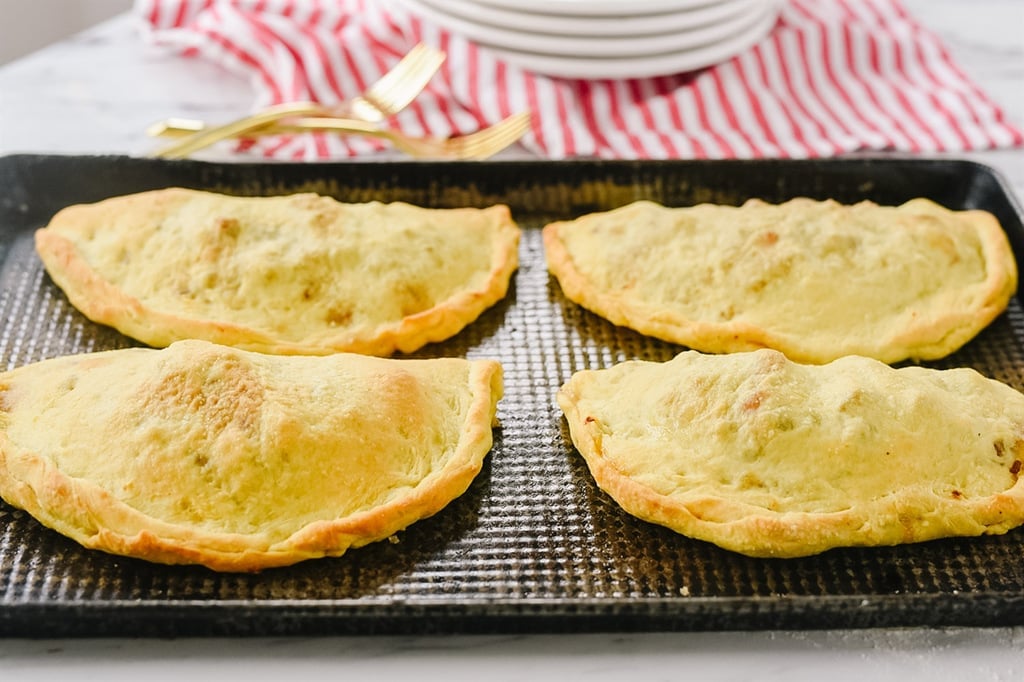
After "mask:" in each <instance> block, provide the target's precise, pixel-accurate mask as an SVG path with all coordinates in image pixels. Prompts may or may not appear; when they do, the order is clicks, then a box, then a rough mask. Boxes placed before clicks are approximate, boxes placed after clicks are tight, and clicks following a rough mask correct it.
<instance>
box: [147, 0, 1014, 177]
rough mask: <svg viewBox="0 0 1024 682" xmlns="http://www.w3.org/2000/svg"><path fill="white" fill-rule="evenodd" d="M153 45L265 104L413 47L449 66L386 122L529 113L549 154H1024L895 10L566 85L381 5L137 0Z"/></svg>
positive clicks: (370, 73)
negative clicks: (652, 72)
mask: <svg viewBox="0 0 1024 682" xmlns="http://www.w3.org/2000/svg"><path fill="white" fill-rule="evenodd" d="M135 12H136V13H137V14H138V15H139V16H141V17H142V18H143V19H144V22H143V23H144V25H145V27H146V33H147V36H148V38H149V39H150V40H152V41H153V42H155V43H156V44H158V45H161V46H166V47H167V48H169V49H175V50H180V51H181V52H182V53H183V54H186V55H193V56H198V57H201V58H204V59H209V60H213V61H215V62H218V63H220V64H222V65H223V66H225V67H226V68H228V69H231V70H233V71H236V72H239V73H241V74H244V75H246V76H248V77H249V78H250V79H251V82H252V84H253V87H254V88H255V90H256V96H257V97H256V99H257V101H256V105H257V106H265V105H269V104H274V103H278V102H285V101H292V100H310V99H311V100H317V101H320V102H323V103H325V104H333V103H337V102H339V101H344V100H346V99H348V98H351V97H353V96H355V95H357V94H359V93H360V92H361V91H362V90H363V89H364V88H365V87H366V86H367V85H368V84H370V83H372V82H373V81H374V80H376V79H377V78H378V77H380V76H381V75H382V74H383V73H385V72H386V71H387V70H388V69H389V68H390V67H391V66H393V65H394V63H395V62H396V61H397V60H398V59H400V58H401V56H402V55H403V54H405V53H406V52H408V51H409V50H410V49H411V48H412V47H413V46H414V45H415V44H416V43H418V42H425V43H427V44H430V45H433V46H435V47H438V48H440V49H442V50H444V51H445V52H446V53H447V54H448V59H447V60H446V61H445V64H444V66H443V68H442V70H441V71H440V72H439V73H438V74H437V76H435V77H434V79H433V80H432V81H431V83H430V85H429V87H428V88H427V90H426V91H425V92H424V93H423V94H422V95H421V96H420V97H419V98H417V100H416V101H415V102H414V104H413V105H412V106H410V107H409V108H408V109H406V110H405V111H403V112H402V113H401V114H399V115H398V116H396V117H395V118H394V119H393V120H392V122H391V123H390V124H389V125H393V126H394V127H396V128H398V129H400V130H402V131H403V132H406V133H410V134H413V135H434V136H442V137H444V136H448V135H452V134H458V133H467V132H471V131H473V130H476V129H477V128H480V127H482V126H486V125H489V124H492V123H495V122H497V121H499V120H500V119H502V118H504V117H505V116H508V115H510V114H513V113H516V112H519V111H524V110H529V111H530V112H531V113H532V118H533V125H532V128H531V130H530V132H529V133H527V135H526V136H525V137H524V138H523V140H522V143H523V144H524V145H525V146H526V147H527V148H528V149H530V150H531V151H532V152H534V153H535V154H537V155H538V156H540V157H544V158H566V157H573V156H594V157H600V158H752V157H791V158H808V157H823V156H831V155H836V154H840V153H844V152H851V151H857V150H899V151H907V152H929V151H966V150H979V149H992V148H997V147H1010V146H1019V145H1022V144H1024V134H1022V132H1021V130H1020V129H1018V128H1016V127H1014V126H1013V125H1012V124H1010V123H1009V122H1008V121H1006V120H1005V117H1004V115H1003V113H1002V112H1001V110H1000V109H999V107H998V106H997V105H996V104H995V103H994V102H993V101H992V100H991V99H990V98H989V97H988V96H987V95H986V94H985V93H984V92H982V91H981V90H980V89H979V88H978V87H977V86H976V85H975V84H974V83H972V82H971V80H970V79H969V78H967V77H966V76H965V75H964V73H963V72H962V71H961V70H960V69H959V68H958V67H957V66H956V64H955V63H954V62H953V60H952V59H951V58H950V56H949V54H948V52H947V50H946V49H945V47H944V46H943V44H942V42H941V41H940V40H939V39H938V38H937V37H936V36H935V35H933V34H932V33H930V32H929V31H927V30H926V29H924V28H922V27H921V26H920V25H919V24H918V23H917V22H916V21H915V20H914V19H913V17H911V16H909V15H908V14H907V12H906V10H905V8H904V7H903V6H902V5H901V4H900V2H899V1H898V0H788V1H787V2H786V3H785V4H784V5H783V8H782V11H781V14H780V16H779V20H778V23H777V24H776V26H775V28H774V30H773V31H772V32H771V34H770V35H768V36H767V37H766V38H765V39H764V40H762V41H761V42H760V43H758V44H757V45H755V46H754V47H752V48H750V49H748V50H746V51H745V52H743V53H742V54H739V55H737V56H736V57H734V58H733V59H730V60H729V61H727V62H725V63H722V64H719V65H716V66H714V67H710V68H706V69H702V70H699V71H695V72H691V73H683V74H676V75H667V76H660V77H655V78H643V79H630V80H572V79H561V78H551V77H547V76H544V75H540V74H534V73H531V72H528V71H524V70H522V69H520V68H518V67H516V66H515V65H513V64H510V63H506V62H504V61H502V60H501V59H500V58H498V57H497V56H496V55H493V54H491V52H489V51H488V50H487V48H485V47H480V46H478V45H476V44H474V43H473V42H471V41H469V40H467V39H465V38H463V37H461V36H459V35H458V34H455V33H452V32H450V31H447V30H445V29H443V28H441V27H439V26H437V25H435V24H433V23H431V22H429V21H427V20H425V19H422V18H420V17H418V16H416V15H415V14H414V13H413V12H411V11H409V10H408V9H406V7H405V6H404V5H402V4H401V3H398V2H385V1H383V0H137V1H136V4H135ZM382 148H384V145H383V144H382V143H381V142H379V141H376V140H370V139H365V138H359V137H340V136H336V135H320V134H318V135H298V136H279V137H274V138H264V139H263V140H261V141H259V142H256V143H252V144H249V145H247V147H246V149H247V151H248V153H250V154H258V155H263V156H266V157H272V158H282V159H303V160H313V159H327V158H336V157H344V156H354V155H361V154H370V153H373V152H376V151H379V150H380V149H382Z"/></svg>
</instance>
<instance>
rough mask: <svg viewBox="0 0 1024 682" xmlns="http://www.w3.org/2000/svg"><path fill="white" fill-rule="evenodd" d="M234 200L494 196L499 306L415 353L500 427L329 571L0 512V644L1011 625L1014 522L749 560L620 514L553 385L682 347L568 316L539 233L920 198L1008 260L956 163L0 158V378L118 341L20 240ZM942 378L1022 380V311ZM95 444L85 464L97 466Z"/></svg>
mask: <svg viewBox="0 0 1024 682" xmlns="http://www.w3.org/2000/svg"><path fill="white" fill-rule="evenodd" d="M172 185H177V186H186V187H195V188H202V189H212V190H216V191H222V192H227V193H232V194H244V195H258V194H281V193H290V192H296V191H317V192H320V193H324V194H329V195H333V196H335V197H337V198H339V199H341V200H344V201H368V200H373V199H379V200H398V199H400V200H405V201H410V202H414V203H418V204H421V205H426V206H436V207H447V206H459V205H477V206H483V205H488V204H492V203H506V204H508V205H509V206H510V207H511V209H512V212H513V215H514V217H515V218H516V219H517V221H518V222H519V224H520V226H521V227H522V228H523V230H524V234H523V241H522V245H521V252H520V255H521V267H520V270H519V271H518V273H517V274H516V275H515V278H514V280H513V286H512V288H511V291H510V293H509V295H508V297H507V299H506V300H505V301H503V302H501V303H499V304H498V305H496V306H495V307H494V308H492V309H491V310H489V311H488V312H486V313H485V314H484V315H483V316H482V317H481V318H480V319H479V320H477V321H476V322H475V323H474V324H472V325H470V326H469V327H468V328H467V329H466V330H465V331H463V332H462V333H460V334H459V335H458V336H456V337H455V338H453V339H451V340H450V341H448V342H445V343H441V344H435V345H432V346H429V347H427V348H425V349H423V350H422V351H420V352H418V353H417V354H416V355H417V356H421V357H435V356H443V355H456V356H467V357H492V358H495V359H498V360H500V361H501V362H502V364H503V365H504V367H505V397H504V399H503V400H502V402H501V405H500V407H499V417H500V420H501V426H500V428H499V429H497V430H496V432H495V444H494V448H493V450H492V452H491V454H490V456H489V457H488V460H487V463H486V465H485V467H484V470H483V471H482V472H481V474H480V476H479V477H478V478H477V480H476V481H475V482H474V484H473V485H472V486H471V487H470V489H469V490H468V492H467V493H466V494H465V495H463V496H462V497H460V498H459V499H457V500H456V501H454V502H453V503H452V504H451V505H449V506H448V507H447V508H446V509H444V510H443V511H442V512H440V513H439V514H437V515H436V516H434V517H432V518H430V519H427V520H424V521H421V522H419V523H416V524H414V525H413V526H411V527H409V528H408V529H407V530H405V531H403V532H401V533H399V534H398V536H397V537H396V538H394V541H393V542H381V543H377V544H374V545H370V546H367V547H363V548H360V549H357V550H352V551H350V552H349V553H348V554H346V555H345V556H342V557H340V558H336V559H322V560H314V561H308V562H305V563H302V564H298V565H296V566H292V567H288V568H282V569H274V570H268V571H265V572H263V573H258V574H218V573H214V572H211V571H209V570H207V569H204V568H200V567H189V566H161V565H155V564H149V563H146V562H143V561H138V560H133V559H126V558H122V557H116V556H111V555H108V554H104V553H100V552H94V551H88V550H85V549H83V548H81V547H79V546H78V545H77V544H75V543H74V542H72V541H70V540H68V539H66V538H64V537H63V536H61V535H59V534H57V533H55V532H53V531H51V530H48V529H46V528H44V527H43V526H41V525H40V524H38V523H37V522H36V521H35V520H34V519H32V518H31V517H29V516H28V515H27V514H25V513H24V512H21V511H19V510H16V509H14V508H12V507H10V506H8V505H6V504H3V503H2V502H0V634H3V635H7V636H46V637H57V636H103V635H133V636H137V635H142V636H186V635H189V636H192V635H200V636H202V635H288V634H370V633H446V632H467V633H475V632H519V631H534V632H536V631H548V632H565V631H596V630H619V631H627V630H718V629H765V628H823V627H883V626H884V627H891V626H914V625H968V626H994V625H1008V624H1021V623H1024V529H1020V530H1017V531H1012V532H1010V533H1008V534H1006V535H1003V536H996V537H982V538H970V539H950V540H939V541H934V542H928V543H923V544H918V545H907V546H900V547H886V548H873V549H838V550H832V551H829V552H826V553H824V554H821V555H819V556H815V557H809V558H803V559H789V560H765V559H752V558H748V557H744V556H740V555H738V554H733V553H730V552H727V551H725V550H721V549H718V548H717V547H715V546H713V545H710V544H707V543H703V542H699V541H695V540H690V539H687V538H685V537H682V536H679V535H677V534H675V533H673V532H671V531H668V530H666V529H663V528H660V527H658V526H654V525H651V524H647V523H645V522H642V521H639V520H637V519H634V518H632V517H630V516H628V515H627V514H625V513H624V512H622V511H621V510H620V509H619V508H618V507H617V505H616V504H615V503H614V502H612V501H611V500H610V498H608V497H607V496H606V495H605V494H604V493H603V492H601V491H600V490H599V489H598V488H597V487H596V486H595V485H594V483H593V481H592V479H591V477H590V475H589V473H588V471H587V470H586V467H585V465H584V463H583V461H582V459H581V458H580V457H579V455H578V454H577V453H576V451H575V450H574V449H573V447H572V444H571V442H570V440H569V437H568V431H567V428H566V426H565V424H564V421H563V419H562V415H561V412H560V411H559V410H558V408H557V406H556V404H555V401H554V394H555V391H556V390H557V389H558V387H559V386H560V385H561V384H562V383H563V382H564V381H565V380H567V379H568V378H569V376H570V375H571V374H572V373H573V372H574V371H576V370H578V369H584V368H597V367H605V366H608V365H611V364H612V363H615V362H619V361H623V360H628V359H633V358H640V359H650V360H668V359H669V358H671V357H672V356H674V355H675V354H676V353H678V352H679V351H680V350H682V348H681V347H679V346H674V345H672V344H667V343H662V342H659V341H655V340H652V339H649V338H645V337H643V336H641V335H639V334H636V333H633V332H630V331H628V330H625V329H620V328H616V327H615V326H613V325H611V324H609V323H607V322H605V321H604V320H602V319H601V318H599V317H597V316H595V315H593V314H591V313H588V312H586V311H584V310H582V309H581V308H579V307H577V306H576V305H574V304H572V303H570V302H568V301H567V300H566V299H565V298H564V297H563V296H562V294H561V292H560V290H559V287H558V285H557V283H556V282H555V281H554V280H553V279H552V278H551V277H550V276H549V275H548V273H547V270H546V267H545V264H544V255H543V249H542V245H541V239H540V228H541V227H542V226H543V225H544V224H545V223H546V222H547V221H550V220H555V219H565V218H572V217H575V216H577V215H581V214H583V213H587V212H590V211H594V210H604V209H609V208H613V207H615V206H618V205H621V204H624V203H627V202H629V201H632V200H635V199H641V198H647V199H654V200H657V201H661V202H664V203H666V204H671V205H687V204H692V203H697V202H702V201H714V202H720V203H728V204H738V203H740V202H742V201H743V200H745V199H747V198H750V197H760V198H762V199H765V200H768V201H781V200H785V199H787V198H790V197H794V196H811V197H816V198H827V197H832V198H835V199H838V200H840V201H843V202H853V201H857V200H860V199H872V200H875V201H877V202H879V203H884V204H894V203H900V202H902V201H905V200H907V199H910V198H912V197H915V196H924V197H928V198H931V199H933V200H935V201H938V202H939V203H941V204H944V205H946V206H948V207H950V208H983V209H987V210H989V211H992V212H993V213H995V215H996V216H997V217H998V218H999V219H1000V220H1001V221H1002V223H1003V225H1004V227H1005V228H1006V230H1007V232H1008V233H1009V234H1010V237H1011V240H1012V242H1013V245H1014V249H1015V251H1016V253H1017V254H1018V258H1019V256H1020V254H1024V228H1022V225H1021V221H1022V217H1021V210H1020V205H1019V203H1017V201H1016V199H1015V198H1014V197H1012V196H1011V195H1010V194H1009V193H1008V191H1007V189H1006V187H1005V185H1004V183H1003V182H1002V181H1001V179H1000V178H999V177H998V176H997V175H995V174H994V173H993V172H992V171H991V170H990V169H988V168H986V167H984V166H979V165H976V164H973V163H969V162H955V161H927V160H917V161H911V160H907V161H901V160H875V159H858V160H837V161H797V162H787V161H728V162H590V161H573V162H512V163H476V164H474V163H466V164H423V163H386V164H375V163H359V164H344V163H341V164H304V165H291V164H223V165H220V164H211V163H203V162H191V161H184V162H183V161H174V162H168V161H158V160H147V159H129V158H122V157H70V156H28V155H25V156H10V157H6V158H0V188H2V189H0V233H2V239H0V363H2V366H3V368H4V369H10V368H13V367H17V366H21V365H24V364H27V363H30V362H34V361H37V360H42V359H44V358H49V357H55V356H59V355H66V354H71V353H82V352H88V351H95V350H104V349H110V348H119V347H126V346H131V345H136V344H135V342H133V341H132V340H131V339H128V338H126V337H124V336H121V335H120V334H118V333H117V332H114V331H113V330H111V329H107V328H104V327H100V326H97V325H95V324H93V323H91V322H89V321H88V320H86V319H85V318H84V317H83V316H82V315H80V314H79V313H78V312H77V311H76V310H74V309H73V308H72V307H71V306H70V305H69V303H68V302H67V299H66V298H65V297H64V295H63V293H62V292H61V291H60V290H59V289H58V288H57V287H56V286H55V285H54V284H53V282H52V281H51V280H50V279H49V277H48V276H47V275H46V273H45V271H44V270H43V267H42V264H41V263H40V261H39V259H38V257H37V256H36V254H35V251H34V249H33V245H32V233H33V231H34V230H35V229H36V228H37V227H40V226H42V225H44V224H45V223H46V222H47V221H48V219H49V218H50V216H52V215H53V213H54V212H56V211H57V210H58V209H60V208H62V207H63V206H66V205H68V204H72V203H79V202H88V201H96V200H99V199H102V198H105V197H108V196H113V195H117V194H125V193H129V192H136V191H141V190H145V189H152V188H158V187H167V186H172ZM931 364H933V365H934V366H938V367H954V366H965V365H966V366H971V367H974V368H976V369H978V370H979V371H981V372H982V373H983V374H985V375H987V376H990V377H993V378H996V379H1000V380H1002V381H1005V382H1007V383H1009V384H1010V385H1012V386H1014V387H1016V388H1018V389H1024V317H1022V309H1021V304H1020V300H1019V299H1018V298H1016V297H1015V298H1014V299H1013V300H1012V301H1011V305H1010V308H1009V310H1008V311H1007V312H1006V313H1005V314H1004V315H1002V316H1001V317H999V318H998V319H997V320H996V321H995V322H994V323H993V324H992V325H991V326H990V327H989V328H988V329H986V330H985V331H984V332H983V333H982V334H981V335H980V336H979V337H978V338H976V339H975V340H974V341H972V342H971V343H969V344H968V345H967V346H966V347H964V348H963V349H962V350H961V351H960V352H958V353H956V354H955V355H954V356H952V357H950V358H947V359H946V360H943V361H942V362H939V363H931ZM103 455H104V453H102V452H97V453H95V456H96V457H103Z"/></svg>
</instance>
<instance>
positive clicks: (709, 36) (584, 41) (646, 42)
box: [404, 0, 775, 59]
mask: <svg viewBox="0 0 1024 682" xmlns="http://www.w3.org/2000/svg"><path fill="white" fill-rule="evenodd" d="M404 1H405V3H406V4H407V5H408V6H409V7H410V8H412V9H413V11H415V12H417V13H418V14H420V15H421V16H423V17H425V18H427V19H430V20H432V21H434V22H435V23H437V24H438V25H439V26H441V27H443V28H446V29H448V30H451V31H453V32H455V33H459V34H461V35H462V36H464V37H466V38H469V39H470V40H472V41H474V42H476V43H478V44H481V45H488V46H490V47H497V48H502V49H507V50H513V51H516V52H528V53H537V54H545V55H552V56H559V57H571V58H598V59H609V58H612V57H614V58H621V57H625V58H632V57H647V56H650V55H661V54H666V53H680V52H683V51H689V50H696V49H699V48H702V47H706V46H712V45H715V44H717V43H720V42H723V41H728V40H730V39H732V38H733V37H734V36H738V35H745V33H746V32H747V31H748V29H750V28H751V27H752V26H755V25H758V24H759V23H760V22H761V21H762V20H763V19H764V17H766V16H768V15H769V14H772V15H774V14H775V7H774V5H773V4H771V3H765V2H761V3H759V4H758V6H757V8H756V10H755V11H751V12H745V13H740V14H736V15H733V16H732V17H727V18H726V19H725V20H723V21H720V22H718V23H716V24H710V25H707V26H701V27H698V28H694V29H691V30H684V31H676V32H672V33H658V34H652V35H645V36H600V37H584V36H563V35H551V34H546V33H533V32H529V31H519V30H514V29H508V28H503V27H500V26H492V25H489V24H480V23H477V22H474V21H471V20H467V19H463V18H462V17H459V16H456V15H454V14H451V13H449V12H446V11H445V9H444V7H445V6H446V0H404Z"/></svg>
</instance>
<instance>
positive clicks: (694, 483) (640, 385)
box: [558, 349, 1024, 557]
mask: <svg viewBox="0 0 1024 682" xmlns="http://www.w3.org/2000/svg"><path fill="white" fill-rule="evenodd" d="M558 403H559V405H560V406H561V408H562V410H564V412H565V416H566V419H567V420H568V425H569V429H570V433H571V437H572V441H573V443H574V444H575V446H576V448H578V450H579V452H580V454H581V455H582V456H583V458H584V459H585V460H586V462H587V464H588V466H589V469H590V471H591V472H592V474H593V477H594V479H595V480H596V482H597V484H598V485H599V486H600V487H601V488H602V489H604V490H605V491H606V492H607V493H608V494H609V495H610V496H611V497H612V498H613V499H614V500H616V501H617V502H618V503H619V504H620V505H621V506H622V508H623V509H625V510H626V511H627V512H629V513H631V514H633V515H635V516H637V517H639V518H641V519H644V520H647V521H650V522H653V523H656V524H661V525H664V526H667V527H668V528H671V529H673V530H675V531H677V532H679V533H681V534H683V535H686V536H689V537H693V538H697V539H700V540H705V541H708V542H711V543H714V544H716V545H719V546H720V547H723V548H725V549H728V550H732V551H735V552H740V553H743V554H747V555H750V556H756V557H799V556H804V555H812V554H816V553H819V552H823V551H825V550H828V549H831V548H834V547H843V546H879V545H896V544H901V543H911V542H919V541H923V540H931V539H933V538H942V537H949V536H977V535H982V534H998V533H1004V532H1006V531H1008V530H1009V529H1011V528H1014V527H1015V526H1018V525H1020V524H1021V523H1024V481H1022V480H1021V466H1022V461H1024V443H1022V438H1024V395H1022V394H1021V393H1019V392H1018V391H1016V390H1014V389H1013V388H1011V387H1009V386H1007V385H1005V384H1003V383H1000V382H997V381H995V380H992V379H988V378H985V377H983V376H982V375H981V374H979V373H978V372H976V371H974V370H971V369H951V370H937V369H928V368H924V367H919V366H908V367H905V368H901V369H894V368H892V367H890V366H889V365H886V364H883V363H881V362H879V361H877V360H873V359H870V358H865V357H861V356H846V357H843V358H841V359H839V360H836V361H834V362H832V363H828V364H824V365H808V364H798V363H794V362H792V361H790V360H787V359H786V357H785V356H784V355H782V354H781V353H779V352H778V351H774V350H769V349H762V350H758V351H750V352H743V353H734V354H727V355H706V354H702V353H699V352H697V351H684V352H682V353H680V354H679V355H677V356H676V357H675V358H674V359H672V360H671V361H669V362H667V363H657V362H644V361H628V362H624V363H621V364H617V365H614V366H612V367H610V368H607V369H600V370H583V371H580V372H578V373H576V374H574V375H573V376H572V377H571V378H570V379H569V381H568V382H567V383H566V384H565V385H564V386H563V387H562V388H561V390H560V392H559V393H558Z"/></svg>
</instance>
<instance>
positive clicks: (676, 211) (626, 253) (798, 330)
mask: <svg viewBox="0 0 1024 682" xmlns="http://www.w3.org/2000/svg"><path fill="white" fill-rule="evenodd" d="M544 246H545V249H546V255H547V261H548V267H549V269H550V271H551V272H552V273H553V274H554V276H555V277H556V278H557V279H558V282H559V284H560V285H561V288H562V290H563V292H564V293H565V295H566V296H567V297H568V298H569V299H570V300H572V301H575V302H576V303H579V304H580V305H582V306H583V307H585V308H588V309H589V310H591V311H593V312H595V313H597V314H598V315H601V316H603V317H605V318H607V319H608V320H610V321H612V322H614V323H615V324H617V325H621V326H625V327H629V328H631V329H634V330H636V331H639V332H641V333H643V334H647V335H650V336H653V337H657V338H660V339H663V340H666V341H671V342H674V343H679V344H682V345H685V346H688V347H690V348H693V349H696V350H700V351H704V352H708V353H723V352H734V351H744V350H754V349H756V348H765V347H766V348H774V349H776V350H779V351H782V352H784V353H785V354H786V355H787V356H789V357H790V358H791V359H793V360H798V361H803V362H815V363H822V362H828V361H829V360H832V359H835V358H838V357H841V356H843V355H864V356H868V357H873V358H876V359H878V360H882V361H883V362H890V363H892V362H897V361H900V360H904V359H907V358H912V359H918V360H924V359H936V358H940V357H943V356H945V355H948V354H950V353H952V352H953V351H955V350H957V349H958V348H960V347H961V346H962V345H964V344H965V343H966V342H968V341H969V340H971V339H972V338H973V337H974V336H975V335H977V334H978V333H979V332H980V331H981V330H982V329H983V328H984V327H985V326H987V325H988V324H989V323H990V322H991V321H992V320H993V319H994V318H995V317H996V316H997V315H999V314H1000V313H1001V312H1002V311H1003V310H1004V309H1005V308H1006V306H1007V303H1008V302H1009V300H1010V297H1011V296H1012V295H1013V294H1014V292H1015V290H1016V287H1017V267H1016V261H1015V260H1014V256H1013V253H1012V251H1011V250H1010V246H1009V243H1008V240H1007V237H1006V234H1005V233H1004V232H1003V230H1002V227H1001V226H1000V224H999V223H998V221H997V220H996V219H995V218H994V217H993V216H992V215H991V214H990V213H986V212H983V211H951V210H948V209H945V208H943V207H941V206H939V205H938V204H935V203H934V202H932V201H929V200H927V199H914V200H912V201H909V202H907V203H905V204H903V205H901V206H879V205H877V204H874V203H871V202H867V201H865V202H861V203H857V204H854V205H841V204H839V203H838V202H836V201H831V200H828V201H816V200H811V199H807V198H798V199H793V200H791V201H787V202H785V203H782V204H778V205H774V204H768V203H765V202H763V201H759V200H751V201H748V202H746V203H745V204H743V205H742V206H722V205H713V204H701V205H697V206H689V207H680V208H669V207H665V206H661V205H658V204H655V203H652V202H649V201H639V202H636V203H634V204H631V205H628V206H625V207H622V208H619V209H616V210H613V211H608V212H603V213H592V214H589V215H585V216H583V217H581V218H578V219H576V220H572V221H563V222H557V223H551V224H549V225H548V226H546V227H545V229H544Z"/></svg>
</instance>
